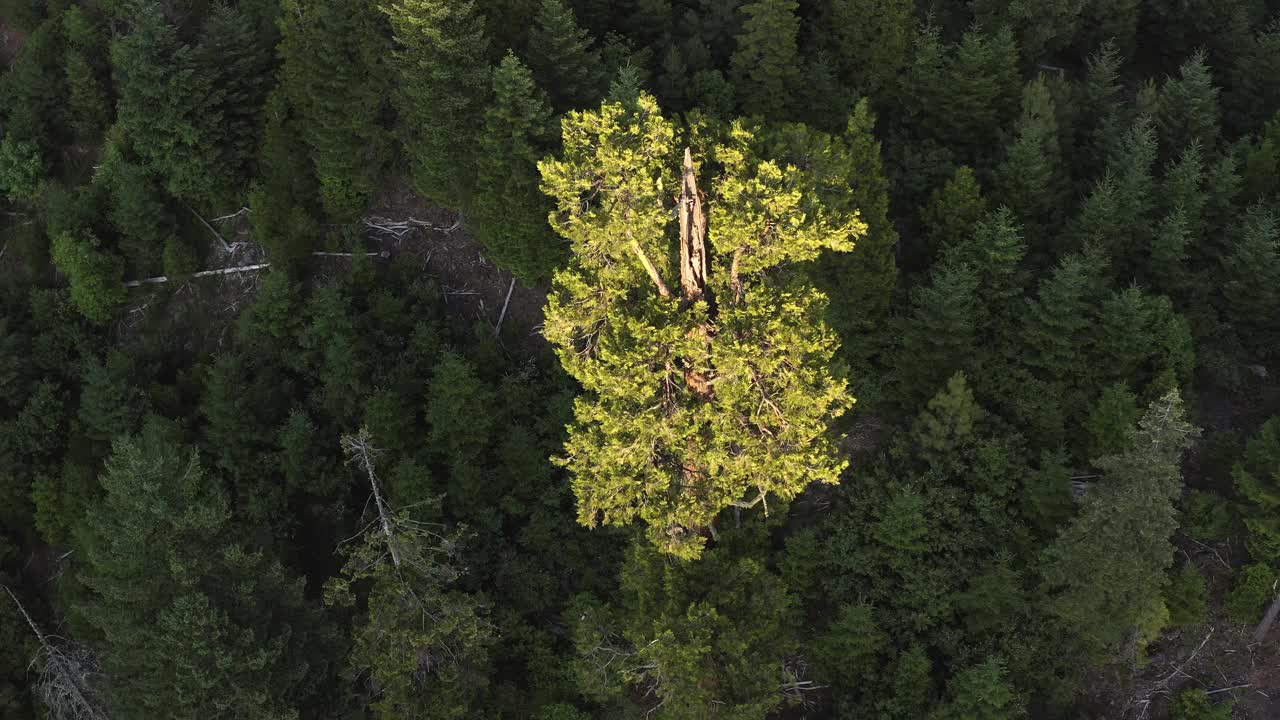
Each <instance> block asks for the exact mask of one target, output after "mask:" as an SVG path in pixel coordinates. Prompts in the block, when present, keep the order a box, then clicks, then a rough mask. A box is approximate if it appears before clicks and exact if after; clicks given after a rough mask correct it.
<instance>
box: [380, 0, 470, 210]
mask: <svg viewBox="0 0 1280 720" xmlns="http://www.w3.org/2000/svg"><path fill="white" fill-rule="evenodd" d="M386 11H387V14H388V15H389V16H390V18H391V28H392V31H393V33H394V35H395V39H396V43H397V50H396V54H395V68H396V73H397V78H398V80H399V82H398V90H399V93H398V94H397V96H396V99H397V105H396V107H397V109H398V110H399V112H400V117H401V120H402V122H403V123H404V126H405V128H404V130H405V136H404V143H405V145H404V147H405V152H406V154H407V155H408V157H409V162H410V165H411V169H412V172H413V179H414V184H415V185H416V186H417V188H418V190H419V192H421V193H422V194H423V195H425V196H427V197H428V198H431V199H432V200H433V201H435V202H437V203H440V204H443V205H448V206H454V207H456V206H459V205H464V204H465V203H466V202H467V201H469V199H470V194H471V187H472V184H473V183H474V182H475V178H474V176H475V159H476V154H477V147H476V128H477V127H478V126H479V125H480V123H481V121H482V119H483V112H484V105H485V103H486V102H487V100H488V94H489V88H490V76H489V63H488V60H489V57H488V54H489V42H488V38H487V37H486V36H485V31H484V23H483V20H482V19H481V17H480V15H479V12H478V11H477V10H476V6H475V3H474V1H473V0H395V2H393V3H392V4H391V5H389V6H388V7H387V10H386Z"/></svg>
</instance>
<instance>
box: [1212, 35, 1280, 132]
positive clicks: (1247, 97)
mask: <svg viewBox="0 0 1280 720" xmlns="http://www.w3.org/2000/svg"><path fill="white" fill-rule="evenodd" d="M1232 60H1233V62H1232V67H1230V68H1228V69H1227V70H1228V75H1227V82H1226V83H1225V84H1226V85H1227V86H1228V88H1229V89H1228V90H1227V91H1226V93H1225V94H1224V95H1223V98H1222V105H1223V115H1224V124H1225V125H1226V126H1227V127H1228V128H1230V129H1231V130H1232V133H1233V135H1244V134H1246V133H1249V132H1252V131H1254V130H1256V129H1257V128H1258V127H1260V126H1261V125H1262V124H1263V123H1265V122H1267V121H1268V120H1270V119H1271V114H1272V113H1274V112H1275V111H1276V110H1277V109H1280V83H1277V82H1276V78H1278V77H1280V18H1276V19H1273V20H1272V21H1271V22H1270V23H1268V24H1267V25H1266V26H1265V27H1263V28H1262V29H1260V30H1259V31H1258V32H1257V33H1256V34H1254V36H1253V37H1252V38H1250V42H1249V43H1247V44H1246V45H1245V47H1243V48H1239V49H1237V51H1236V52H1235V53H1233V55H1232Z"/></svg>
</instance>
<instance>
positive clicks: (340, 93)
mask: <svg viewBox="0 0 1280 720" xmlns="http://www.w3.org/2000/svg"><path fill="white" fill-rule="evenodd" d="M282 9H283V10H282V12H281V15H280V33H281V41H280V47H279V53H280V58H281V61H282V68H281V78H280V80H281V91H282V92H283V93H284V94H285V96H286V97H287V98H288V100H289V104H290V106H291V107H292V108H293V109H294V110H295V111H296V112H297V114H298V123H297V127H298V129H299V134H300V135H301V137H302V138H303V140H304V141H305V142H306V144H307V146H308V147H309V148H310V155H311V162H312V164H313V165H314V166H315V175H316V178H317V179H318V180H319V185H320V197H321V200H322V201H323V204H324V209H325V211H326V212H327V213H328V214H329V216H330V217H331V218H333V219H336V220H339V221H343V222H345V221H350V220H352V219H354V218H355V217H356V216H358V215H359V214H360V213H361V212H363V210H364V208H365V206H366V205H367V204H368V202H369V198H370V197H371V196H372V195H373V192H374V191H375V190H376V189H377V183H378V180H379V176H380V174H381V168H382V163H383V161H384V157H383V155H384V150H385V137H384V132H383V130H382V128H380V127H379V125H378V121H379V118H380V117H381V116H382V114H383V100H382V98H383V97H385V96H386V95H387V82H388V77H387V71H386V68H385V66H384V60H383V58H384V56H385V55H386V51H387V43H386V41H385V40H384V38H383V23H382V18H381V16H380V15H379V13H378V12H377V10H375V9H374V8H373V6H372V5H371V4H369V3H365V2H349V1H348V0H319V1H318V2H308V3H302V2H299V0H282Z"/></svg>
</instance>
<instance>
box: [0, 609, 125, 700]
mask: <svg viewBox="0 0 1280 720" xmlns="http://www.w3.org/2000/svg"><path fill="white" fill-rule="evenodd" d="M3 587H4V590H5V592H7V593H8V594H9V597H10V599H12V600H13V604H14V605H16V606H18V612H19V613H21V614H22V617H23V619H24V620H26V621H27V625H28V626H30V628H31V632H33V633H35V636H36V640H37V641H38V642H39V643H40V649H39V650H37V651H36V657H34V658H32V661H31V662H32V664H37V663H41V661H43V662H42V667H41V669H40V678H39V680H37V682H36V684H35V689H36V693H37V694H38V695H39V697H40V701H41V702H42V703H43V704H44V706H45V707H46V708H47V709H48V711H49V716H50V717H52V718H54V719H55V720H107V718H108V717H109V716H108V715H107V712H106V710H105V709H104V708H105V703H104V702H103V701H102V699H101V698H100V697H99V696H98V693H97V692H96V691H95V690H94V689H93V686H92V685H91V684H90V682H89V679H90V678H92V677H94V676H96V675H101V673H100V672H99V670H98V664H97V659H96V658H95V657H94V655H93V653H92V652H91V651H90V650H89V649H88V648H86V647H84V646H83V645H80V644H78V643H73V642H69V641H65V640H61V639H60V638H57V640H58V642H55V638H54V637H51V636H49V635H46V634H45V632H44V631H43V630H41V629H40V626H39V625H37V624H36V622H35V620H32V619H31V615H30V614H29V613H27V609H26V608H25V607H23V605H22V602H21V601H20V600H18V596H17V595H14V594H13V591H12V590H10V589H9V588H8V586H3Z"/></svg>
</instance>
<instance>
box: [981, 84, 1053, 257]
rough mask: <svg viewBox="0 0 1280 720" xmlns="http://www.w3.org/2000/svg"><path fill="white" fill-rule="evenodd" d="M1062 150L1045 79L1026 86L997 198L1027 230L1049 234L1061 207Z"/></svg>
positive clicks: (998, 180)
mask: <svg viewBox="0 0 1280 720" xmlns="http://www.w3.org/2000/svg"><path fill="white" fill-rule="evenodd" d="M1061 162H1062V156H1061V150H1060V148H1059V146H1058V124H1057V116H1056V112H1055V109H1054V102H1053V97H1052V96H1051V95H1050V94H1049V85H1048V83H1047V82H1046V80H1045V77H1044V75H1040V76H1038V77H1037V78H1036V79H1035V80H1033V81H1032V82H1030V83H1028V84H1027V87H1026V89H1025V90H1023V93H1022V117H1021V118H1020V119H1019V120H1018V125H1017V139H1016V140H1014V142H1013V145H1011V146H1010V147H1009V155H1008V157H1006V158H1005V160H1004V162H1003V163H1002V164H1001V165H1000V167H999V168H998V169H997V170H996V176H995V177H996V182H995V188H996V197H997V198H999V200H1000V201H1001V202H1003V203H1004V204H1006V205H1008V206H1009V207H1010V208H1012V209H1013V210H1014V213H1015V214H1016V216H1017V217H1018V219H1019V220H1020V221H1021V222H1022V223H1024V224H1026V225H1027V226H1028V227H1034V228H1037V229H1041V232H1036V233H1034V234H1033V236H1036V237H1038V236H1040V235H1041V234H1042V233H1043V234H1048V233H1046V232H1043V230H1044V229H1046V228H1050V227H1053V226H1054V225H1055V224H1056V219H1057V214H1058V208H1059V207H1060V206H1061V205H1062V200H1063V195H1064V193H1063V188H1062V182H1061V177H1062V175H1061V167H1060V166H1061Z"/></svg>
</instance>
